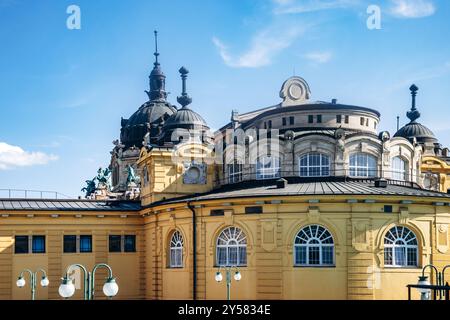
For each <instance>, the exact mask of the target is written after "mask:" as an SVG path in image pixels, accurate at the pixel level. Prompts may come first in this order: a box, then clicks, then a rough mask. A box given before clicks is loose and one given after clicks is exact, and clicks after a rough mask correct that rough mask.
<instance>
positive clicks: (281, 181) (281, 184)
mask: <svg viewBox="0 0 450 320" xmlns="http://www.w3.org/2000/svg"><path fill="white" fill-rule="evenodd" d="M287 184H288V182H287V180H286V179H283V178H281V179H278V180H277V189H284V188H286V186H287Z"/></svg>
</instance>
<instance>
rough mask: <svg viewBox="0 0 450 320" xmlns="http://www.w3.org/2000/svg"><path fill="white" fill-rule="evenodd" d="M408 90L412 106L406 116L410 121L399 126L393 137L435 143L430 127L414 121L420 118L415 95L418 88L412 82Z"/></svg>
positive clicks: (422, 142)
mask: <svg viewBox="0 0 450 320" xmlns="http://www.w3.org/2000/svg"><path fill="white" fill-rule="evenodd" d="M409 90H411V96H412V106H411V110H410V111H408V112H407V113H406V116H407V117H408V118H409V120H410V122H409V123H408V124H406V125H405V126H404V127H402V128H400V129H399V130H398V131H397V132H396V133H395V135H394V137H403V138H406V139H408V140H410V141H413V140H414V139H416V141H417V142H418V143H421V144H424V143H427V142H430V143H436V142H437V139H436V137H435V136H434V133H433V132H432V131H431V130H430V129H428V128H427V127H425V126H424V125H422V124H421V123H419V122H417V121H416V120H417V119H419V118H420V112H419V110H417V108H416V95H417V91H418V90H419V88H418V87H417V86H416V85H415V84H413V85H412V86H411V87H410V88H409Z"/></svg>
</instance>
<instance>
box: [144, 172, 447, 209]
mask: <svg viewBox="0 0 450 320" xmlns="http://www.w3.org/2000/svg"><path fill="white" fill-rule="evenodd" d="M301 180H302V179H296V181H294V182H290V183H288V184H287V186H286V187H285V188H281V189H278V188H277V187H276V183H275V180H271V181H269V180H264V181H246V182H243V183H240V184H235V185H228V186H224V187H221V188H219V189H217V190H214V191H212V192H208V193H203V194H197V195H195V196H188V197H186V196H185V197H180V198H175V199H169V200H162V201H159V202H155V203H153V204H151V205H149V206H147V207H154V206H157V205H163V204H171V203H180V202H186V201H203V200H218V199H223V200H226V199H233V198H246V197H271V196H301V195H311V196H321V195H348V196H359V195H367V196H377V195H378V196H414V197H434V198H439V199H440V201H448V202H450V194H447V193H442V192H434V191H429V190H425V189H421V188H419V187H418V186H417V185H416V184H413V183H402V182H400V183H399V184H395V182H393V181H390V182H389V184H388V186H387V187H386V188H380V187H375V183H374V181H373V180H370V179H367V180H356V179H350V178H342V179H337V178H334V179H325V178H322V179H321V181H311V179H305V180H304V181H301ZM308 180H309V181H308Z"/></svg>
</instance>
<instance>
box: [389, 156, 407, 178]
mask: <svg viewBox="0 0 450 320" xmlns="http://www.w3.org/2000/svg"><path fill="white" fill-rule="evenodd" d="M407 168H408V162H407V161H406V160H405V159H403V158H402V157H400V156H396V157H393V158H392V161H391V172H392V179H393V180H400V181H406V180H407V179H408V170H407Z"/></svg>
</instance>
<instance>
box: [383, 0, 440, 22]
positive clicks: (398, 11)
mask: <svg viewBox="0 0 450 320" xmlns="http://www.w3.org/2000/svg"><path fill="white" fill-rule="evenodd" d="M391 2H392V6H391V8H390V13H391V14H392V15H394V16H396V17H399V18H406V19H412V18H423V17H428V16H431V15H433V14H434V13H435V12H436V8H435V6H434V3H433V1H431V0H391Z"/></svg>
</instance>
